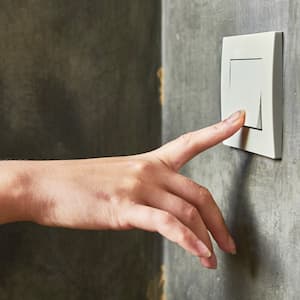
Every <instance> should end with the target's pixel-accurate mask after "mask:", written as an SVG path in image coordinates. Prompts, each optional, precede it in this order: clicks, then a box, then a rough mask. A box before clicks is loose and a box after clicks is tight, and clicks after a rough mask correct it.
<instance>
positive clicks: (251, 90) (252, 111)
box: [221, 32, 282, 159]
mask: <svg viewBox="0 0 300 300" xmlns="http://www.w3.org/2000/svg"><path fill="white" fill-rule="evenodd" d="M241 109H242V110H245V111H246V120H245V124H244V127H243V128H242V129H241V130H239V131H238V132H237V133H236V134H235V135H233V136H232V137H230V138H229V139H227V140H226V141H224V144H225V145H228V146H232V147H235V148H240V149H243V150H246V151H249V152H254V153H257V154H261V155H264V156H267V157H271V158H274V159H277V158H281V151H282V32H264V33H256V34H248V35H240V36H231V37H224V38H223V50H222V74H221V110H222V119H225V118H226V117H227V116H229V115H230V114H232V113H233V112H235V111H237V110H241Z"/></svg>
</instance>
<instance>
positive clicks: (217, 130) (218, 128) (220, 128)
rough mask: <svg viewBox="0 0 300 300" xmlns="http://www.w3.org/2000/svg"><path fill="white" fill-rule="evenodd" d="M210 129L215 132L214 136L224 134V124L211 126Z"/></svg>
mask: <svg viewBox="0 0 300 300" xmlns="http://www.w3.org/2000/svg"><path fill="white" fill-rule="evenodd" d="M212 129H213V130H214V131H215V133H216V134H220V133H223V132H224V123H223V122H221V123H218V124H215V125H213V126H212Z"/></svg>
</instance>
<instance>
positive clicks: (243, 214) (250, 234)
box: [223, 152, 280, 300]
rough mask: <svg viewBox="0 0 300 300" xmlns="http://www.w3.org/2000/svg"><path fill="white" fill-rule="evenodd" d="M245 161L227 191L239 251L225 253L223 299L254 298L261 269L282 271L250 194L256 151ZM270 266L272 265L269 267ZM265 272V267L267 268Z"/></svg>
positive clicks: (229, 222) (248, 155)
mask: <svg viewBox="0 0 300 300" xmlns="http://www.w3.org/2000/svg"><path fill="white" fill-rule="evenodd" d="M241 155H242V158H241V160H242V162H241V164H240V167H239V168H238V169H237V171H236V174H235V176H234V177H233V179H232V182H234V183H235V184H233V185H232V190H231V191H230V192H229V194H228V199H230V202H231V205H230V212H229V217H228V218H227V220H228V221H227V223H228V226H229V228H230V229H231V232H232V235H233V237H234V239H235V241H236V244H237V249H238V253H237V255H235V256H230V255H224V262H225V266H224V275H223V278H224V280H225V291H224V295H225V296H224V299H236V300H240V299H245V300H246V299H251V293H252V291H253V288H254V284H253V283H254V282H255V281H256V279H257V277H258V274H259V272H260V270H263V269H264V270H266V269H267V270H268V269H269V272H280V262H279V259H278V260H277V259H275V260H274V257H273V258H272V261H269V260H270V257H268V256H266V253H268V247H273V246H272V245H268V244H267V243H266V241H265V240H264V238H263V237H260V236H259V232H258V230H257V226H258V225H257V218H256V215H255V213H254V210H253V208H252V206H251V203H250V200H249V198H248V194H249V192H248V189H249V177H250V169H251V163H252V160H253V154H250V153H242V152H241ZM270 266H271V267H270ZM264 272H265V271H264Z"/></svg>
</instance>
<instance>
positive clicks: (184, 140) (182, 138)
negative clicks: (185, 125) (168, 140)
mask: <svg viewBox="0 0 300 300" xmlns="http://www.w3.org/2000/svg"><path fill="white" fill-rule="evenodd" d="M193 136H194V134H193V132H187V133H184V134H182V135H181V136H180V137H179V138H178V140H179V142H181V143H183V144H189V143H190V142H191V141H192V139H193Z"/></svg>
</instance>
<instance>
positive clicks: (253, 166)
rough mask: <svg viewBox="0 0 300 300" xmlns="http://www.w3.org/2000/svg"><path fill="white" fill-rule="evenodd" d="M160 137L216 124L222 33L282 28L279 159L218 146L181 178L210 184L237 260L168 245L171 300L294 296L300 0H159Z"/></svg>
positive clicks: (299, 257) (298, 273)
mask: <svg viewBox="0 0 300 300" xmlns="http://www.w3.org/2000/svg"><path fill="white" fill-rule="evenodd" d="M163 3H164V4H163V41H164V45H163V65H164V69H165V104H164V108H163V139H164V140H165V141H167V140H169V139H171V138H173V137H175V136H177V135H179V134H181V133H183V132H185V131H189V130H194V129H196V128H200V127H204V126H207V125H208V124H212V123H214V122H217V121H218V120H219V119H220V63H221V60H220V58H221V42H222V37H223V36H226V35H233V34H244V33H253V32H263V31H273V30H279V31H284V60H285V61H284V112H283V113H284V144H283V158H282V160H281V161H273V160H271V159H268V158H264V157H260V156H257V155H252V154H249V153H246V152H242V151H238V150H234V149H231V148H228V147H225V146H223V145H219V146H217V147H215V148H214V149H211V150H209V151H207V152H206V153H203V154H202V155H200V156H198V157H197V158H195V159H194V160H193V161H192V162H191V163H189V164H188V165H187V166H186V167H185V168H184V170H183V173H184V174H186V175H188V176H191V177H192V178H193V179H194V180H196V181H197V182H199V183H201V184H202V185H204V186H207V187H208V188H209V189H210V190H211V192H212V193H213V195H214V196H215V199H216V201H217V202H218V204H219V205H220V207H221V208H222V210H223V212H224V215H225V218H226V221H227V223H228V225H229V227H230V229H231V231H232V233H233V235H234V237H235V239H236V242H237V246H238V255H236V256H234V257H233V256H230V255H226V254H223V253H221V252H220V251H217V255H218V257H219V267H218V270H217V271H209V270H204V269H203V268H202V267H201V266H200V265H199V264H198V263H197V259H196V258H193V257H191V256H190V255H188V254H186V253H185V252H184V251H183V250H181V249H179V247H177V246H174V245H171V244H169V243H165V245H164V261H165V264H166V271H167V274H166V276H167V295H168V299H170V300H183V299H188V300H208V299H213V300H219V299H220V300H221V299H222V300H247V299H251V300H263V299H272V300H273V299H280V300H282V299H285V300H292V299H299V294H300V285H299V278H300V254H299V253H300V252H299V251H300V239H299V235H300V201H299V197H300V185H299V180H300V160H299V158H300V150H299V149H300V138H299V132H300V121H299V120H300V118H299V113H300V101H299V97H300V82H299V78H300V42H299V38H300V21H299V20H300V1H299V0H290V1H289V0H277V1H271V0H263V1H261V0H251V1H246V0H242V1H233V0H229V1H221V0H212V1H206V0H198V1H195V0H193V1H180V0H167V1H163Z"/></svg>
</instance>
